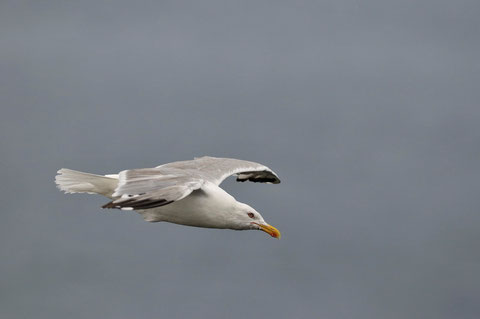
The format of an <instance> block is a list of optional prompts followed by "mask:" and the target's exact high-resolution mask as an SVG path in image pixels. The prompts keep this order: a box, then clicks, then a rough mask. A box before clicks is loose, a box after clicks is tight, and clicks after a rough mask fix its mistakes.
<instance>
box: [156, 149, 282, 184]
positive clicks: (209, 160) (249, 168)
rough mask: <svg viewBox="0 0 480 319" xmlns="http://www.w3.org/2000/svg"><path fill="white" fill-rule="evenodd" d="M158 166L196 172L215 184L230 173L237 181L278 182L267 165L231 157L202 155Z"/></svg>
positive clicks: (275, 175)
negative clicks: (189, 159)
mask: <svg viewBox="0 0 480 319" xmlns="http://www.w3.org/2000/svg"><path fill="white" fill-rule="evenodd" d="M158 168H172V169H180V170H185V171H188V172H191V173H192V174H197V175H198V176H201V178H203V179H205V180H208V181H210V182H212V183H214V184H215V185H219V184H220V183H222V182H223V180H225V179H226V178H227V177H229V176H231V175H236V176H237V181H238V182H245V181H251V182H255V183H269V184H278V183H280V179H279V178H278V176H277V174H275V173H274V172H273V171H272V170H271V169H270V168H268V167H267V166H265V165H262V164H259V163H255V162H250V161H244V160H238V159H233V158H220V157H210V156H204V157H200V158H195V159H194V160H191V161H180V162H173V163H168V164H165V165H161V166H158Z"/></svg>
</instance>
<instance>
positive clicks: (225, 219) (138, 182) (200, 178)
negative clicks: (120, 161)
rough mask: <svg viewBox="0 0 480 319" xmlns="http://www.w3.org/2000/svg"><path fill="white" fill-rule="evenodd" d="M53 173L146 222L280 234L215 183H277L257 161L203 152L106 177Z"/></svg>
mask: <svg viewBox="0 0 480 319" xmlns="http://www.w3.org/2000/svg"><path fill="white" fill-rule="evenodd" d="M57 173H58V175H57V176H56V177H55V182H56V184H57V187H58V188H59V189H60V190H62V191H64V192H66V193H88V194H100V195H103V196H106V197H108V198H110V199H111V201H110V202H109V203H107V204H105V205H103V206H102V208H117V209H122V210H135V211H137V212H138V213H139V214H140V215H142V217H143V218H144V219H145V220H146V221H148V222H170V223H175V224H180V225H187V226H196V227H206V228H224V229H225V228H226V229H234V230H247V229H257V230H262V231H264V232H266V233H268V234H269V235H270V236H272V237H275V238H280V232H279V231H278V230H277V229H276V228H275V227H273V226H271V225H269V224H267V223H266V222H265V220H264V219H263V217H262V215H260V213H258V212H257V211H256V210H255V209H253V208H252V207H250V206H249V205H247V204H244V203H240V202H238V201H236V200H235V198H233V196H231V195H230V194H228V193H227V192H226V191H224V190H223V189H222V188H220V187H219V186H218V185H220V183H221V182H222V181H223V180H224V179H226V178H227V177H228V176H230V175H236V176H237V181H239V182H245V181H251V182H255V183H257V182H259V183H269V184H278V183H280V179H279V178H278V176H277V175H276V174H275V173H274V172H273V171H272V170H271V169H270V168H268V167H266V166H264V165H261V164H258V163H255V162H249V161H243V160H238V159H233V158H218V157H210V156H204V157H200V158H195V159H193V160H190V161H179V162H172V163H168V164H164V165H160V166H157V167H154V168H140V169H130V170H125V171H121V172H120V173H118V174H111V175H104V176H103V175H95V174H89V173H83V172H79V171H74V170H70V169H66V168H62V169H60V170H59V171H58V172H57Z"/></svg>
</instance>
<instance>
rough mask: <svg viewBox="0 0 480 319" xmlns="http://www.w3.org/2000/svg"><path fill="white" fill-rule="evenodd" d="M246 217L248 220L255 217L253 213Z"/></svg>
mask: <svg viewBox="0 0 480 319" xmlns="http://www.w3.org/2000/svg"><path fill="white" fill-rule="evenodd" d="M247 215H248V217H250V218H253V217H255V215H254V214H253V213H248V214H247Z"/></svg>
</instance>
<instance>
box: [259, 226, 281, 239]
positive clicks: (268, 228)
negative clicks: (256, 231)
mask: <svg viewBox="0 0 480 319" xmlns="http://www.w3.org/2000/svg"><path fill="white" fill-rule="evenodd" d="M257 225H258V226H260V228H261V230H263V231H264V232H266V233H267V234H269V235H270V236H272V237H274V238H277V239H280V237H281V234H280V231H279V230H278V229H276V228H275V227H273V226H270V225H268V224H266V225H262V224H257Z"/></svg>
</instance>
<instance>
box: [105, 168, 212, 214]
mask: <svg viewBox="0 0 480 319" xmlns="http://www.w3.org/2000/svg"><path fill="white" fill-rule="evenodd" d="M204 182H205V181H204V180H203V179H201V178H199V177H198V176H195V175H194V174H190V173H189V172H185V171H180V170H177V169H169V168H141V169H132V170H126V171H122V172H120V174H119V181H118V186H117V188H116V189H115V192H114V193H113V195H112V197H113V198H114V199H113V200H112V201H111V202H109V203H107V204H105V205H103V206H102V208H120V209H126V210H131V209H149V208H154V207H159V206H164V205H168V204H170V203H172V202H175V201H179V200H181V199H183V198H185V197H187V196H188V195H190V193H192V192H193V191H194V190H196V189H199V188H201V187H202V185H203V184H204Z"/></svg>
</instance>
